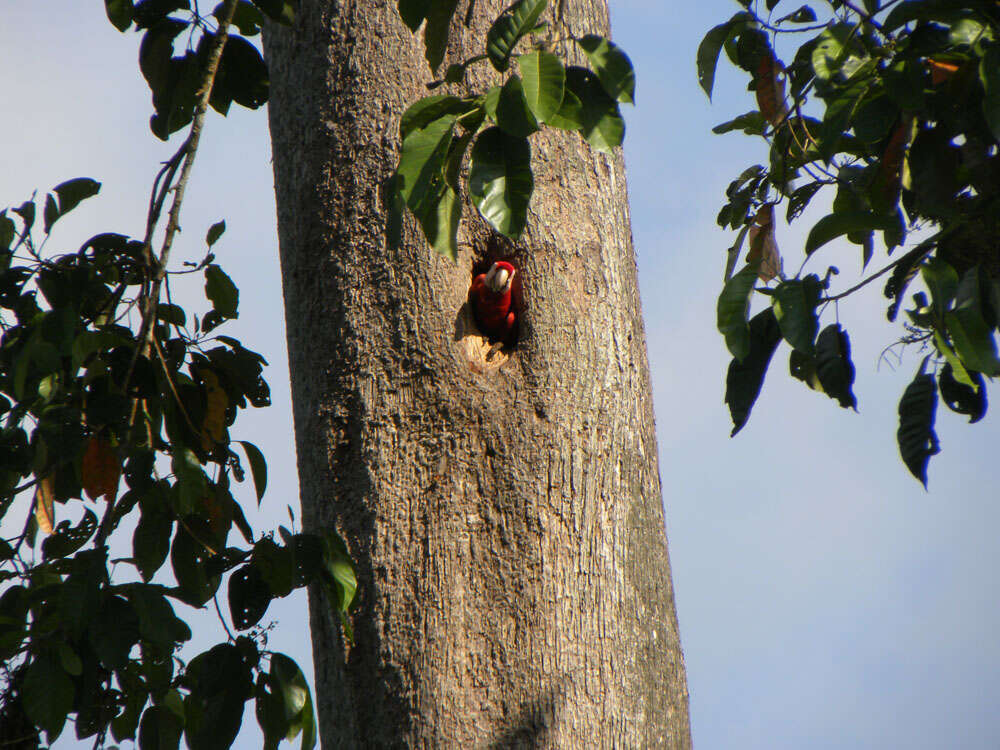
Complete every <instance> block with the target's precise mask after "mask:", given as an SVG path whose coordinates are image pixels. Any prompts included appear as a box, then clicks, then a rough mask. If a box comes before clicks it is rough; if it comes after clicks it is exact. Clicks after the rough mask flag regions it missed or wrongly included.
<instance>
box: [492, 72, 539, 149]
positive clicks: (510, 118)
mask: <svg viewBox="0 0 1000 750" xmlns="http://www.w3.org/2000/svg"><path fill="white" fill-rule="evenodd" d="M497 125H499V126H500V127H501V128H502V129H503V130H504V132H506V133H507V134H509V135H512V136H514V137H517V138H525V137H527V136H529V135H531V134H532V133H534V132H535V131H536V130H538V122H537V120H536V119H535V116H534V114H533V113H532V111H531V109H530V108H529V107H528V101H527V99H526V98H525V94H524V86H523V85H522V83H521V79H520V78H519V77H518V76H516V75H511V76H509V77H508V78H507V81H506V83H504V85H503V88H501V89H500V98H499V99H498V100H497Z"/></svg>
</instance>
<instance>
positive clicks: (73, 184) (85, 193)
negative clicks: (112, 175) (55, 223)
mask: <svg viewBox="0 0 1000 750" xmlns="http://www.w3.org/2000/svg"><path fill="white" fill-rule="evenodd" d="M52 189H53V191H55V194H56V195H58V196H59V215H60V216H65V215H66V214H68V213H69V212H70V211H72V210H73V209H74V208H76V207H77V206H78V205H80V203H81V202H82V201H84V200H86V199H87V198H92V197H93V196H95V195H97V194H98V193H99V192H101V183H99V182H98V181H97V180H92V179H91V178H90V177H77V178H76V179H73V180H67V181H66V182H62V183H60V184H58V185H56V186H55V187H54V188H52Z"/></svg>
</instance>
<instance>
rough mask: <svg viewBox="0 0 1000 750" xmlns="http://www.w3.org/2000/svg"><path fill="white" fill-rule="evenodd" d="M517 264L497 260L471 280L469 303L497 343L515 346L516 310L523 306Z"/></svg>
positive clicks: (485, 333) (478, 323) (487, 334)
mask: <svg viewBox="0 0 1000 750" xmlns="http://www.w3.org/2000/svg"><path fill="white" fill-rule="evenodd" d="M516 274H517V271H516V270H515V268H514V266H513V265H511V264H510V263H508V262H507V261H504V260H498V261H497V262H496V263H494V264H493V265H492V266H490V270H489V271H487V272H486V273H481V274H479V275H478V276H476V277H475V278H474V279H473V280H472V286H471V287H469V306H470V307H471V308H472V317H473V318H474V319H475V321H476V326H477V327H478V328H479V331H480V333H482V334H483V336H485V337H486V338H487V339H489V340H490V341H491V342H493V343H494V344H495V345H496V344H499V345H501V346H513V345H514V342H515V341H517V314H518V311H519V309H520V305H519V299H518V298H519V293H520V279H517V282H518V283H516V284H515V280H514V277H515V275H516Z"/></svg>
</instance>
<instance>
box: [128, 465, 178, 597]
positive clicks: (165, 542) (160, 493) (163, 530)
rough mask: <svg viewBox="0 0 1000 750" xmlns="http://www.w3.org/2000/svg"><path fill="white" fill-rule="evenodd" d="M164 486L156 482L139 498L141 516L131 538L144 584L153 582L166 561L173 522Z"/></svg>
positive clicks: (134, 555)
mask: <svg viewBox="0 0 1000 750" xmlns="http://www.w3.org/2000/svg"><path fill="white" fill-rule="evenodd" d="M169 502H170V498H169V496H168V494H167V492H166V490H165V485H164V484H163V483H161V482H157V483H156V484H154V485H152V486H151V487H150V488H149V489H148V490H147V492H146V493H145V494H144V495H143V496H142V497H141V498H140V500H139V503H140V507H141V508H142V514H141V515H140V517H139V523H138V524H136V527H135V532H133V534H132V559H133V560H135V564H136V567H137V568H138V569H139V574H140V575H141V576H142V580H143V581H147V582H148V581H150V580H151V579H152V578H153V576H154V575H156V571H158V570H159V569H160V567H161V566H162V565H163V563H164V562H165V561H166V559H167V553H168V552H169V551H170V535H171V533H172V532H173V528H174V518H173V514H172V513H171V511H170V505H169Z"/></svg>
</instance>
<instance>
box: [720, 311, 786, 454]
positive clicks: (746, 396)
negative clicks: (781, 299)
mask: <svg viewBox="0 0 1000 750" xmlns="http://www.w3.org/2000/svg"><path fill="white" fill-rule="evenodd" d="M780 341H781V330H780V329H779V328H778V321H777V320H776V319H775V317H774V311H773V310H772V309H771V308H770V307H769V308H767V309H765V310H763V311H761V312H760V313H758V314H757V315H755V316H754V317H753V318H752V319H751V320H750V352H749V353H748V354H747V356H746V357H745V358H744V359H743V361H742V362H741V361H739V360H737V359H734V360H733V361H732V362H730V363H729V371H728V373H727V374H726V404H728V405H729V413H730V415H731V416H732V419H733V431H732V433H730V437H732V436H733V435H735V434H736V433H737V432H739V431H740V430H741V429H743V426H744V425H745V424H746V423H747V420H748V419H749V418H750V411H751V410H752V409H753V405H754V403H756V401H757V396H759V395H760V389H761V386H762V385H763V384H764V375H765V374H766V373H767V366H768V365H769V364H770V362H771V357H772V356H774V351H775V349H777V348H778V344H779V342H780Z"/></svg>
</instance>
